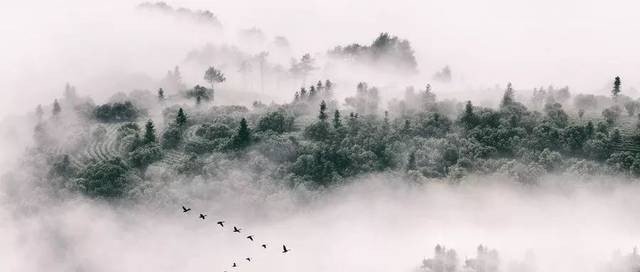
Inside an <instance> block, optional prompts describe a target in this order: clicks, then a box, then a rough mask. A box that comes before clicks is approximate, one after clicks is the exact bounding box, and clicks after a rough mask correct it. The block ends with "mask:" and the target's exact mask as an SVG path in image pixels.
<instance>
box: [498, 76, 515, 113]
mask: <svg viewBox="0 0 640 272" xmlns="http://www.w3.org/2000/svg"><path fill="white" fill-rule="evenodd" d="M514 97H515V94H514V92H513V86H512V85H511V82H509V83H507V89H506V90H505V91H504V96H502V101H501V102H500V107H506V106H509V105H511V104H513V102H515V98H514Z"/></svg>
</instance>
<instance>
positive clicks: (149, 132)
mask: <svg viewBox="0 0 640 272" xmlns="http://www.w3.org/2000/svg"><path fill="white" fill-rule="evenodd" d="M144 128H145V130H144V141H145V142H146V143H155V142H156V129H155V127H154V126H153V121H151V120H149V121H147V124H146V125H145V127H144Z"/></svg>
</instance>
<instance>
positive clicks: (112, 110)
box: [94, 101, 140, 122]
mask: <svg viewBox="0 0 640 272" xmlns="http://www.w3.org/2000/svg"><path fill="white" fill-rule="evenodd" d="M94 116H95V118H96V119H97V120H98V121H100V122H131V121H135V120H136V118H138V116H140V111H139V110H138V109H136V107H135V106H134V105H133V104H132V103H131V102H129V101H126V102H124V103H112V104H104V105H100V106H97V107H96V108H95V110H94Z"/></svg>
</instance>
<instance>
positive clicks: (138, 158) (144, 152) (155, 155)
mask: <svg viewBox="0 0 640 272" xmlns="http://www.w3.org/2000/svg"><path fill="white" fill-rule="evenodd" d="M162 155H163V154H162V149H161V148H160V146H159V145H158V144H156V143H154V142H150V143H147V144H144V145H141V146H138V147H137V148H135V149H134V150H133V151H131V152H129V159H130V161H131V165H132V166H134V167H138V168H145V167H147V166H149V165H150V164H152V163H154V162H156V161H158V160H160V159H162Z"/></svg>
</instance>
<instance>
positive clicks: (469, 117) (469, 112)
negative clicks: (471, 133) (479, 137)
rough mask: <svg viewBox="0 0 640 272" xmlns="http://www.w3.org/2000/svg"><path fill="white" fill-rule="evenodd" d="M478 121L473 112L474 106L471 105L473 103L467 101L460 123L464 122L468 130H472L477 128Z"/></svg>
mask: <svg viewBox="0 0 640 272" xmlns="http://www.w3.org/2000/svg"><path fill="white" fill-rule="evenodd" d="M476 120H477V119H476V115H475V113H474V112H473V104H471V101H467V104H466V105H465V106H464V112H463V113H462V116H461V117H460V122H462V124H463V125H464V127H465V128H466V129H471V128H473V127H475V126H476Z"/></svg>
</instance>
